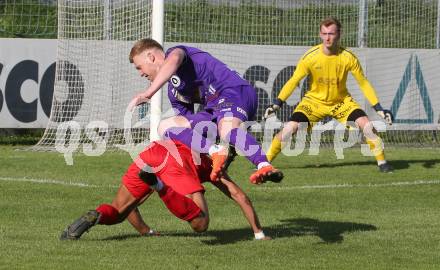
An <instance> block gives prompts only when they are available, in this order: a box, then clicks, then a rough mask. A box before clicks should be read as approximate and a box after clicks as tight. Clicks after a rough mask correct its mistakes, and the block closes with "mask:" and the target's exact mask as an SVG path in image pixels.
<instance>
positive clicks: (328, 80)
mask: <svg viewBox="0 0 440 270" xmlns="http://www.w3.org/2000/svg"><path fill="white" fill-rule="evenodd" d="M318 83H319V84H324V85H337V84H338V78H327V77H326V78H324V77H319V78H318Z"/></svg>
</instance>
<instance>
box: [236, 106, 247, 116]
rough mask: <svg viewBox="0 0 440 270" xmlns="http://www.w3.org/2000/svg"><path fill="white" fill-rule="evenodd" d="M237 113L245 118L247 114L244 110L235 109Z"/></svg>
mask: <svg viewBox="0 0 440 270" xmlns="http://www.w3.org/2000/svg"><path fill="white" fill-rule="evenodd" d="M237 112H239V113H241V114H242V115H244V116H246V117H247V113H246V111H245V110H243V109H242V108H240V107H237Z"/></svg>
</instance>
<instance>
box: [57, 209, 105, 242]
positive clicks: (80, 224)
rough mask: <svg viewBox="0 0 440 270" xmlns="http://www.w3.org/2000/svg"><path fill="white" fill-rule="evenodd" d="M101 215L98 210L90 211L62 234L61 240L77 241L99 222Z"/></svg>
mask: <svg viewBox="0 0 440 270" xmlns="http://www.w3.org/2000/svg"><path fill="white" fill-rule="evenodd" d="M100 217H101V214H100V213H99V212H98V211H96V210H90V211H89V212H87V213H85V214H84V215H82V216H81V217H80V218H79V219H77V220H75V221H74V222H73V223H72V224H70V225H69V226H67V228H66V229H65V230H64V231H63V232H62V233H61V236H60V240H77V239H79V238H80V237H81V235H83V233H85V232H86V231H88V230H89V229H90V228H91V227H93V226H95V225H96V224H98V222H99V218H100Z"/></svg>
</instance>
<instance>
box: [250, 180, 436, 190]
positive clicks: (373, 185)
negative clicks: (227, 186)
mask: <svg viewBox="0 0 440 270" xmlns="http://www.w3.org/2000/svg"><path fill="white" fill-rule="evenodd" d="M438 184H440V180H416V181H404V182H390V183H367V184H349V183H345V184H333V185H304V186H289V187H283V186H264V185H263V186H261V187H255V189H256V190H262V191H288V190H295V189H339V188H380V187H402V186H419V185H438Z"/></svg>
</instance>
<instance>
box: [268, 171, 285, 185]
mask: <svg viewBox="0 0 440 270" xmlns="http://www.w3.org/2000/svg"><path fill="white" fill-rule="evenodd" d="M283 178H284V174H283V173H282V172H281V171H274V172H269V173H268V174H266V175H264V176H263V183H264V182H267V181H270V182H274V183H279V182H281V180H283Z"/></svg>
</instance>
